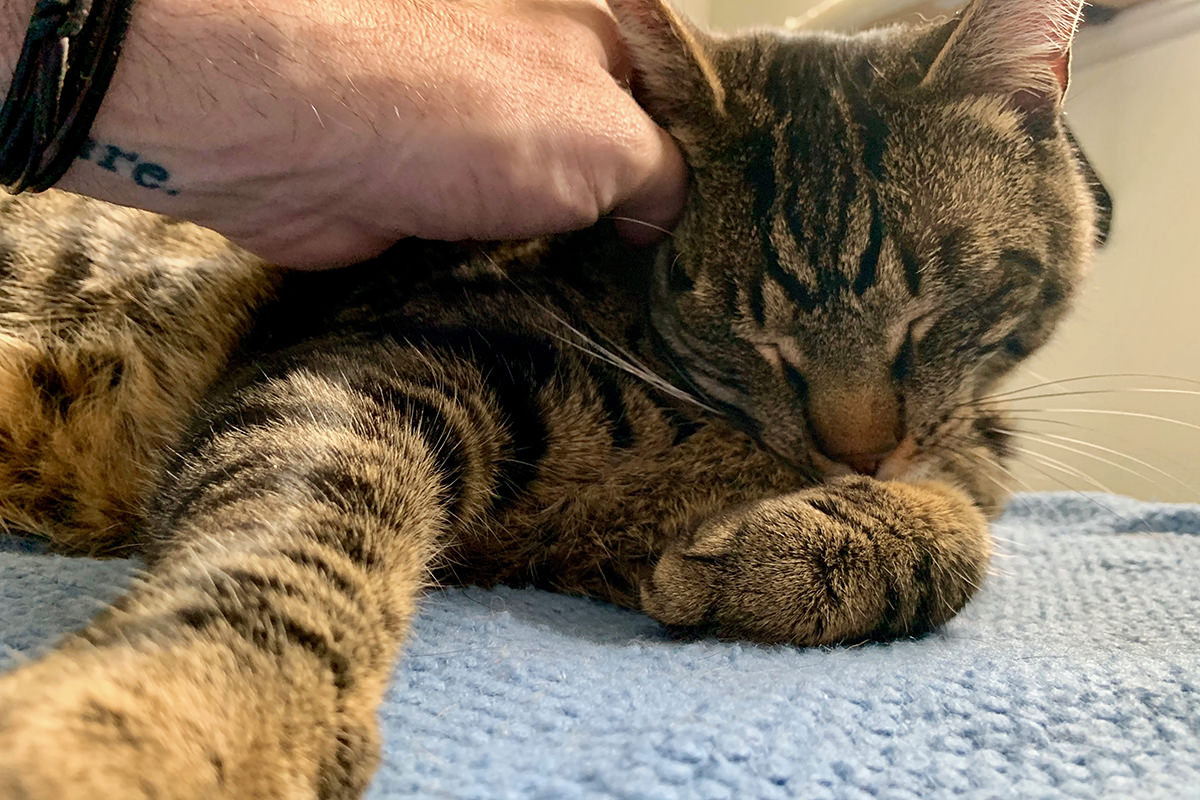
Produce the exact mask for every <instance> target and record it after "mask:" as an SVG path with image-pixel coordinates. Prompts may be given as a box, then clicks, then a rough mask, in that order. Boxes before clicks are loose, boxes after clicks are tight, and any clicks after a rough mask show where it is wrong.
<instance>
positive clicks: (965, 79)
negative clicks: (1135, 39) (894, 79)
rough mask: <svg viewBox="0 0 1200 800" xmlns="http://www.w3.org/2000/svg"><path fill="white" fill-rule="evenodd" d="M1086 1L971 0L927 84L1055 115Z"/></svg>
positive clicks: (1065, 85)
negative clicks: (993, 97)
mask: <svg viewBox="0 0 1200 800" xmlns="http://www.w3.org/2000/svg"><path fill="white" fill-rule="evenodd" d="M1085 5H1086V2H1084V0H974V1H973V2H972V3H971V4H970V5H968V6H967V8H966V9H965V10H964V11H963V12H962V15H961V16H960V18H959V23H958V27H957V29H956V30H955V31H954V33H953V34H952V35H951V36H950V39H949V41H947V42H946V45H945V47H943V48H942V51H941V53H939V54H938V57H937V59H936V60H935V61H934V62H933V66H932V67H931V68H930V70H929V73H928V74H927V75H926V77H925V81H924V83H925V85H927V86H939V85H941V86H949V87H951V88H953V89H955V90H958V91H965V92H968V93H972V94H996V95H1001V96H1004V97H1006V98H1008V101H1009V103H1010V104H1011V105H1012V106H1014V107H1015V108H1016V109H1017V110H1021V111H1027V112H1044V111H1051V112H1055V113H1056V112H1057V111H1058V110H1059V109H1060V108H1061V106H1062V101H1063V97H1064V95H1065V94H1066V91H1067V84H1068V83H1069V82H1070V77H1071V42H1072V41H1073V40H1074V38H1075V32H1076V31H1077V30H1078V28H1079V22H1080V20H1081V18H1082V17H1083V9H1084V6H1085Z"/></svg>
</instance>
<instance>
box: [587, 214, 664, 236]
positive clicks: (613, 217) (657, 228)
mask: <svg viewBox="0 0 1200 800" xmlns="http://www.w3.org/2000/svg"><path fill="white" fill-rule="evenodd" d="M601 219H611V220H614V221H616V222H632V223H633V224H634V225H641V226H642V227H644V228H649V229H650V230H652V231H658V232H659V233H663V234H666V235H667V236H670V237H671V238H672V239H674V238H675V232H674V231H669V230H667V229H666V228H664V227H662V226H661V225H655V224H654V223H653V222H646V220H644V219H635V218H634V217H622V216H618V215H617V214H605V215H604V216H602V217H601Z"/></svg>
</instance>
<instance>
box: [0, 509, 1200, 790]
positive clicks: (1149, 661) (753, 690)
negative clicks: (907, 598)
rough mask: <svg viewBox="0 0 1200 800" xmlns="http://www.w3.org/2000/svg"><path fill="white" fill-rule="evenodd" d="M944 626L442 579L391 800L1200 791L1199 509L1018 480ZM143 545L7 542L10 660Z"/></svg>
mask: <svg viewBox="0 0 1200 800" xmlns="http://www.w3.org/2000/svg"><path fill="white" fill-rule="evenodd" d="M996 534H997V536H998V538H999V539H1000V547H1001V550H1002V552H1003V557H1000V558H998V559H997V560H996V562H995V569H994V572H993V574H992V575H991V576H990V578H989V579H988V582H987V585H986V587H985V588H984V590H983V591H982V592H981V593H980V594H979V595H978V597H977V598H976V599H975V600H974V601H973V602H972V603H971V604H970V605H969V606H968V607H967V609H966V610H965V611H964V612H963V613H962V615H960V616H959V617H958V618H957V619H956V620H954V621H953V622H952V623H951V624H950V625H948V626H947V627H946V628H945V629H944V630H942V631H939V632H937V633H935V634H932V635H929V636H926V637H924V638H921V639H919V640H913V641H903V642H898V643H893V644H889V645H864V646H859V647H846V648H833V649H827V650H809V651H804V650H797V649H794V648H790V647H757V646H749V645H741V644H731V643H721V642H712V641H699V642H681V641H676V640H672V639H671V638H670V637H669V636H667V635H666V634H665V633H664V632H663V631H662V630H661V629H660V628H659V627H658V626H657V625H655V624H654V623H653V622H651V621H650V620H648V619H646V618H644V617H642V616H641V615H638V614H634V613H631V612H627V611H623V610H620V609H616V608H612V607H610V606H607V605H604V604H601V603H596V602H592V601H588V600H580V599H575V598H567V597H559V596H555V595H551V594H546V593H542V592H537V591H524V590H510V589H501V590H497V591H481V590H477V589H466V590H450V591H442V592H437V593H435V594H432V595H431V596H429V597H428V598H427V599H426V601H425V603H424V607H423V612H422V614H421V616H420V618H419V619H418V621H417V623H416V627H415V631H414V634H413V636H412V638H411V640H410V642H409V644H408V648H407V654H406V656H405V658H404V660H403V662H402V663H401V664H400V666H398V667H397V669H396V672H395V675H394V679H393V683H392V687H391V690H390V692H389V694H388V698H387V702H386V704H385V706H384V708H383V711H382V715H381V719H382V723H383V726H384V731H385V740H386V746H385V753H384V763H383V766H382V768H381V770H380V773H379V775H378V777H377V778H376V779H375V782H374V784H373V786H372V789H371V792H370V795H369V797H371V798H373V800H380V799H381V798H398V797H421V798H426V797H427V798H554V799H555V800H560V799H561V800H571V799H572V798H688V799H689V800H690V799H692V798H736V799H737V800H743V799H751V798H805V799H808V798H814V799H815V798H862V797H887V798H922V799H924V800H927V799H928V798H937V797H949V796H965V797H1020V798H1041V797H1083V798H1097V797H1114V798H1139V799H1144V798H1156V797H1162V798H1185V797H1200V641H1198V640H1200V506H1165V505H1149V504H1142V503H1137V502H1134V501H1131V500H1127V499H1124V498H1119V497H1112V496H1107V495H1088V496H1084V495H1070V494H1061V495H1030V496H1025V497H1021V498H1018V500H1017V501H1015V502H1014V504H1013V506H1012V508H1011V510H1010V511H1009V513H1008V514H1007V515H1006V516H1005V517H1004V518H1003V520H1002V521H1001V522H1000V523H999V524H998V525H997V526H996ZM132 568H133V565H132V564H131V563H130V562H121V561H107V562H99V561H90V560H86V559H64V558H59V557H54V556H48V555H44V554H41V553H39V552H38V547H37V546H36V545H35V544H33V543H32V542H31V541H29V540H20V539H14V538H8V539H3V538H0V660H2V659H4V658H5V657H6V656H7V657H9V658H11V657H13V656H14V655H16V654H17V653H30V652H36V651H37V650H38V649H39V648H43V647H45V646H46V645H47V644H48V643H49V642H51V641H52V640H53V639H54V637H55V636H57V635H59V634H61V633H62V632H64V631H66V630H68V629H70V628H72V627H73V626H76V625H79V624H80V623H82V622H83V621H84V620H85V619H86V618H87V617H88V616H89V615H90V614H91V613H92V612H93V611H95V610H96V609H97V608H98V607H99V605H100V604H101V603H102V602H103V601H104V600H107V599H109V598H111V597H112V596H113V595H114V594H116V593H117V592H118V591H119V590H120V588H121V586H122V585H123V584H124V582H125V581H126V580H127V577H128V575H129V573H130V571H131V570H132Z"/></svg>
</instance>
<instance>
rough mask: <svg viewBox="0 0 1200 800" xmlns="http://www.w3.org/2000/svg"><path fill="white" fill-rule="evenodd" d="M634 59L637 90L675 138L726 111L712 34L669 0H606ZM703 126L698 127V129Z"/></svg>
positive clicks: (638, 98) (647, 106)
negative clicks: (712, 57) (715, 63)
mask: <svg viewBox="0 0 1200 800" xmlns="http://www.w3.org/2000/svg"><path fill="white" fill-rule="evenodd" d="M608 5H609V8H611V9H612V12H613V15H614V16H615V17H616V18H617V24H618V26H619V27H620V29H621V35H622V37H623V38H624V39H625V44H626V46H627V47H628V48H629V57H630V60H631V61H632V62H633V78H632V83H633V87H632V88H633V93H634V96H635V97H636V98H637V100H638V102H639V103H641V104H642V106H643V107H644V108H645V109H646V111H647V112H648V113H649V114H650V116H651V117H652V118H653V119H654V121H655V122H657V123H658V124H659V125H661V126H662V127H663V128H665V129H666V130H667V131H668V132H670V133H671V134H673V135H674V136H675V137H676V138H677V139H679V138H685V139H686V138H687V134H688V133H689V132H692V131H694V132H696V133H699V132H700V131H701V130H703V129H704V127H705V126H706V125H707V124H708V123H711V122H712V121H714V120H715V119H716V118H718V117H721V116H724V114H725V87H724V86H722V84H721V80H720V78H719V77H718V76H717V72H716V70H715V69H714V68H713V64H712V61H711V59H710V56H709V53H710V51H711V49H712V46H713V44H714V40H713V38H712V36H711V35H709V34H707V33H705V32H704V31H702V30H700V29H699V28H698V27H696V26H695V25H693V24H692V23H691V21H689V20H688V19H687V17H685V16H683V14H681V13H679V12H678V11H676V10H675V9H674V8H672V7H671V5H670V3H669V2H668V0H608ZM697 129H699V130H697Z"/></svg>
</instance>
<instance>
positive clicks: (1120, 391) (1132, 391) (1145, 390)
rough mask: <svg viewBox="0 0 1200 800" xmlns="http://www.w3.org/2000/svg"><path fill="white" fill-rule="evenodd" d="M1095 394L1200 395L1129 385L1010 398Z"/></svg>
mask: <svg viewBox="0 0 1200 800" xmlns="http://www.w3.org/2000/svg"><path fill="white" fill-rule="evenodd" d="M1095 394H1110V395H1111V394H1170V395H1183V396H1186V397H1200V391H1195V390H1192V389H1154V388H1148V387H1130V388H1126V389H1080V390H1077V391H1070V392H1047V393H1046V394H1033V395H1021V396H1020V397H1013V398H1011V399H1012V401H1013V402H1023V401H1025V400H1046V399H1053V398H1057V397H1083V396H1085V395H1095ZM993 401H994V398H992V399H987V400H984V399H982V398H981V399H978V400H974V401H972V402H971V403H970V405H973V406H977V407H986V405H987V404H988V403H991V402H993Z"/></svg>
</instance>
